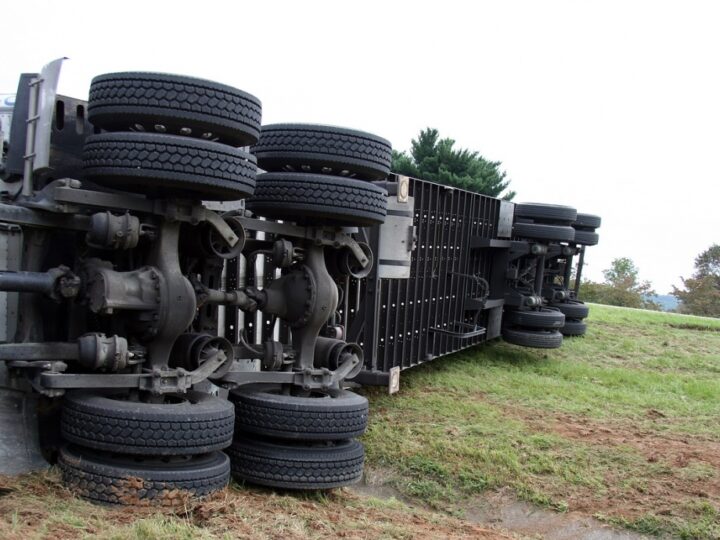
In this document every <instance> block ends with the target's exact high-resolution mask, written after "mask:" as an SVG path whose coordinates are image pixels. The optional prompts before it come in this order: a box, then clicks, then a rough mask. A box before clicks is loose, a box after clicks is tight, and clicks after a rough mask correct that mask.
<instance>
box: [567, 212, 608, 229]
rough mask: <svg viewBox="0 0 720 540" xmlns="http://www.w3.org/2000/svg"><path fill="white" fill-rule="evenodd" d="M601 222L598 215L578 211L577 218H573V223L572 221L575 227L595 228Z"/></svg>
mask: <svg viewBox="0 0 720 540" xmlns="http://www.w3.org/2000/svg"><path fill="white" fill-rule="evenodd" d="M601 223H602V218H601V217H600V216H594V215H592V214H580V213H578V215H577V218H576V219H575V223H573V226H574V227H575V228H587V229H597V228H598V227H600V224H601Z"/></svg>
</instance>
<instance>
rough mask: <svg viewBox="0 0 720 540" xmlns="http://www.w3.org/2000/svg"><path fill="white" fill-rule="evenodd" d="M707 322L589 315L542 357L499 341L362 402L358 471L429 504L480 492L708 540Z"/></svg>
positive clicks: (719, 508) (715, 456)
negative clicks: (370, 470)
mask: <svg viewBox="0 0 720 540" xmlns="http://www.w3.org/2000/svg"><path fill="white" fill-rule="evenodd" d="M719 373H720V320H712V319H701V318H696V317H686V316H680V315H670V314H665V313H656V312H649V311H639V310H627V309H621V308H613V307H606V306H592V309H591V317H590V321H589V332H588V334H587V336H585V337H584V338H579V339H568V340H566V341H565V343H564V344H563V347H562V348H561V349H559V350H556V351H549V352H545V351H540V350H533V349H521V348H518V347H514V346H511V345H507V344H505V343H502V342H498V343H493V344H490V345H489V346H487V347H485V348H482V349H479V350H473V351H467V352H462V353H459V354H456V355H453V356H452V357H449V358H447V359H443V360H440V361H437V362H434V363H431V364H428V365H427V366H423V367H421V368H419V369H416V370H414V371H410V372H407V373H405V374H403V377H402V388H403V390H402V393H401V395H400V396H396V397H388V396H384V395H382V393H381V392H379V391H373V392H370V393H369V394H370V397H371V402H372V408H371V411H372V413H371V427H370V430H369V433H368V434H367V436H366V444H367V450H368V455H369V462H370V464H372V465H375V466H382V467H388V468H392V469H395V470H397V471H399V474H398V475H397V476H394V477H393V482H394V483H395V484H396V486H397V487H398V488H399V489H400V490H401V491H403V492H404V493H406V494H409V495H411V496H414V497H418V498H420V499H422V500H424V501H426V502H428V503H430V504H432V505H435V506H437V507H439V508H440V507H447V506H448V505H449V504H450V505H453V504H454V505H456V506H459V507H462V503H461V504H459V505H458V504H457V499H458V498H457V495H458V494H461V495H462V496H464V497H465V498H467V497H470V496H472V495H474V494H478V493H482V492H483V491H485V490H488V489H496V488H501V487H506V486H509V487H511V488H512V489H513V490H514V492H515V493H516V494H517V496H518V497H519V498H521V499H525V500H528V501H531V502H534V503H537V504H539V505H545V506H548V507H551V508H554V509H556V510H559V511H565V510H577V511H582V512H586V513H588V514H592V515H596V516H599V517H601V518H603V519H606V520H610V521H611V522H614V523H617V524H621V525H624V526H627V527H630V528H633V529H636V530H639V531H642V532H645V533H650V534H668V535H672V536H680V537H685V538H718V537H720V377H719V376H718V375H719Z"/></svg>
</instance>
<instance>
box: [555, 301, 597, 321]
mask: <svg viewBox="0 0 720 540" xmlns="http://www.w3.org/2000/svg"><path fill="white" fill-rule="evenodd" d="M550 307H552V308H556V309H558V310H560V311H561V312H563V313H564V314H565V318H566V319H584V318H585V317H587V316H588V313H590V308H588V307H587V306H586V305H585V304H583V303H582V302H580V301H578V300H569V301H567V302H559V303H557V304H550Z"/></svg>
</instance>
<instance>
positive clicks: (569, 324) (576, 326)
mask: <svg viewBox="0 0 720 540" xmlns="http://www.w3.org/2000/svg"><path fill="white" fill-rule="evenodd" d="M560 332H562V335H563V336H573V337H574V336H584V335H585V333H586V332H587V324H585V323H584V322H582V321H580V320H578V319H566V320H565V326H563V327H562V328H561V329H560Z"/></svg>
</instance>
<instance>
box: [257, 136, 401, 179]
mask: <svg viewBox="0 0 720 540" xmlns="http://www.w3.org/2000/svg"><path fill="white" fill-rule="evenodd" d="M251 151H252V153H253V154H255V156H256V157H257V160H258V166H259V167H260V168H262V169H264V170H266V171H268V172H308V173H323V174H332V175H335V176H344V177H352V178H357V179H360V180H382V179H383V178H385V177H387V175H388V174H389V173H390V163H391V160H392V145H391V144H390V141H387V140H385V139H383V138H382V137H378V136H377V135H373V134H372V133H366V132H364V131H357V130H354V129H346V128H340V127H334V126H320V125H313V124H271V125H268V126H263V127H262V130H261V131H260V140H259V141H258V143H257V144H256V145H255V146H254V147H253V148H252V149H251Z"/></svg>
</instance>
